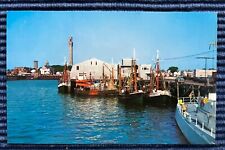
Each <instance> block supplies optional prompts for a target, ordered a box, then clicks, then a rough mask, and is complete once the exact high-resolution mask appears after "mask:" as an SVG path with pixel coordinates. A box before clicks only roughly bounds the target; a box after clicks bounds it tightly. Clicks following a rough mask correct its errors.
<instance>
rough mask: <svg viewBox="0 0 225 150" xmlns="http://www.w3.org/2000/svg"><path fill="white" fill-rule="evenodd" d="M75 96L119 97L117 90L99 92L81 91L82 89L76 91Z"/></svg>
mask: <svg viewBox="0 0 225 150" xmlns="http://www.w3.org/2000/svg"><path fill="white" fill-rule="evenodd" d="M74 94H75V95H76V96H84V97H115V96H117V95H118V92H117V91H116V90H105V91H99V90H97V89H96V90H80V89H74Z"/></svg>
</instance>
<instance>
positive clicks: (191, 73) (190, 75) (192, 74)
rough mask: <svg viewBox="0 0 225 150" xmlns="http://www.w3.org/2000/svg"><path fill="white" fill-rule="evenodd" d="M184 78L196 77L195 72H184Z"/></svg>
mask: <svg viewBox="0 0 225 150" xmlns="http://www.w3.org/2000/svg"><path fill="white" fill-rule="evenodd" d="M181 75H182V76H183V77H194V72H193V71H190V70H188V71H183V72H182V74H181Z"/></svg>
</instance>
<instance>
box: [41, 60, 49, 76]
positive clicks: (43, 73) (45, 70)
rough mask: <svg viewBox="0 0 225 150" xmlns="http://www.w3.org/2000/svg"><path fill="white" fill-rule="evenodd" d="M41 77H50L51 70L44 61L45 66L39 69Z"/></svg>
mask: <svg viewBox="0 0 225 150" xmlns="http://www.w3.org/2000/svg"><path fill="white" fill-rule="evenodd" d="M40 72H41V75H50V74H51V69H50V67H49V62H48V61H46V63H45V65H44V66H43V67H42V68H41V69H40Z"/></svg>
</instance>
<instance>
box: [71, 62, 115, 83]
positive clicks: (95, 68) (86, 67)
mask: <svg viewBox="0 0 225 150" xmlns="http://www.w3.org/2000/svg"><path fill="white" fill-rule="evenodd" d="M103 68H104V75H105V78H110V75H111V72H112V68H113V70H114V79H116V78H117V65H113V64H109V63H106V62H104V61H101V60H99V59H96V58H91V59H89V60H86V61H83V62H81V63H78V64H74V65H73V67H72V69H71V72H70V78H71V79H79V80H82V79H90V78H91V79H102V76H103Z"/></svg>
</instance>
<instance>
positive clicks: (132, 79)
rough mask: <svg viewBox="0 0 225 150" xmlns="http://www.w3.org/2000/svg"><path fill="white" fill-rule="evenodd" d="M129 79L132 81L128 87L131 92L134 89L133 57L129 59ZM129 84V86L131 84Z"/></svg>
mask: <svg viewBox="0 0 225 150" xmlns="http://www.w3.org/2000/svg"><path fill="white" fill-rule="evenodd" d="M130 80H131V81H132V82H131V83H132V84H131V85H132V88H130V90H132V91H130V92H133V90H134V71H133V58H132V59H131V73H130ZM131 85H130V86H131Z"/></svg>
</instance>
